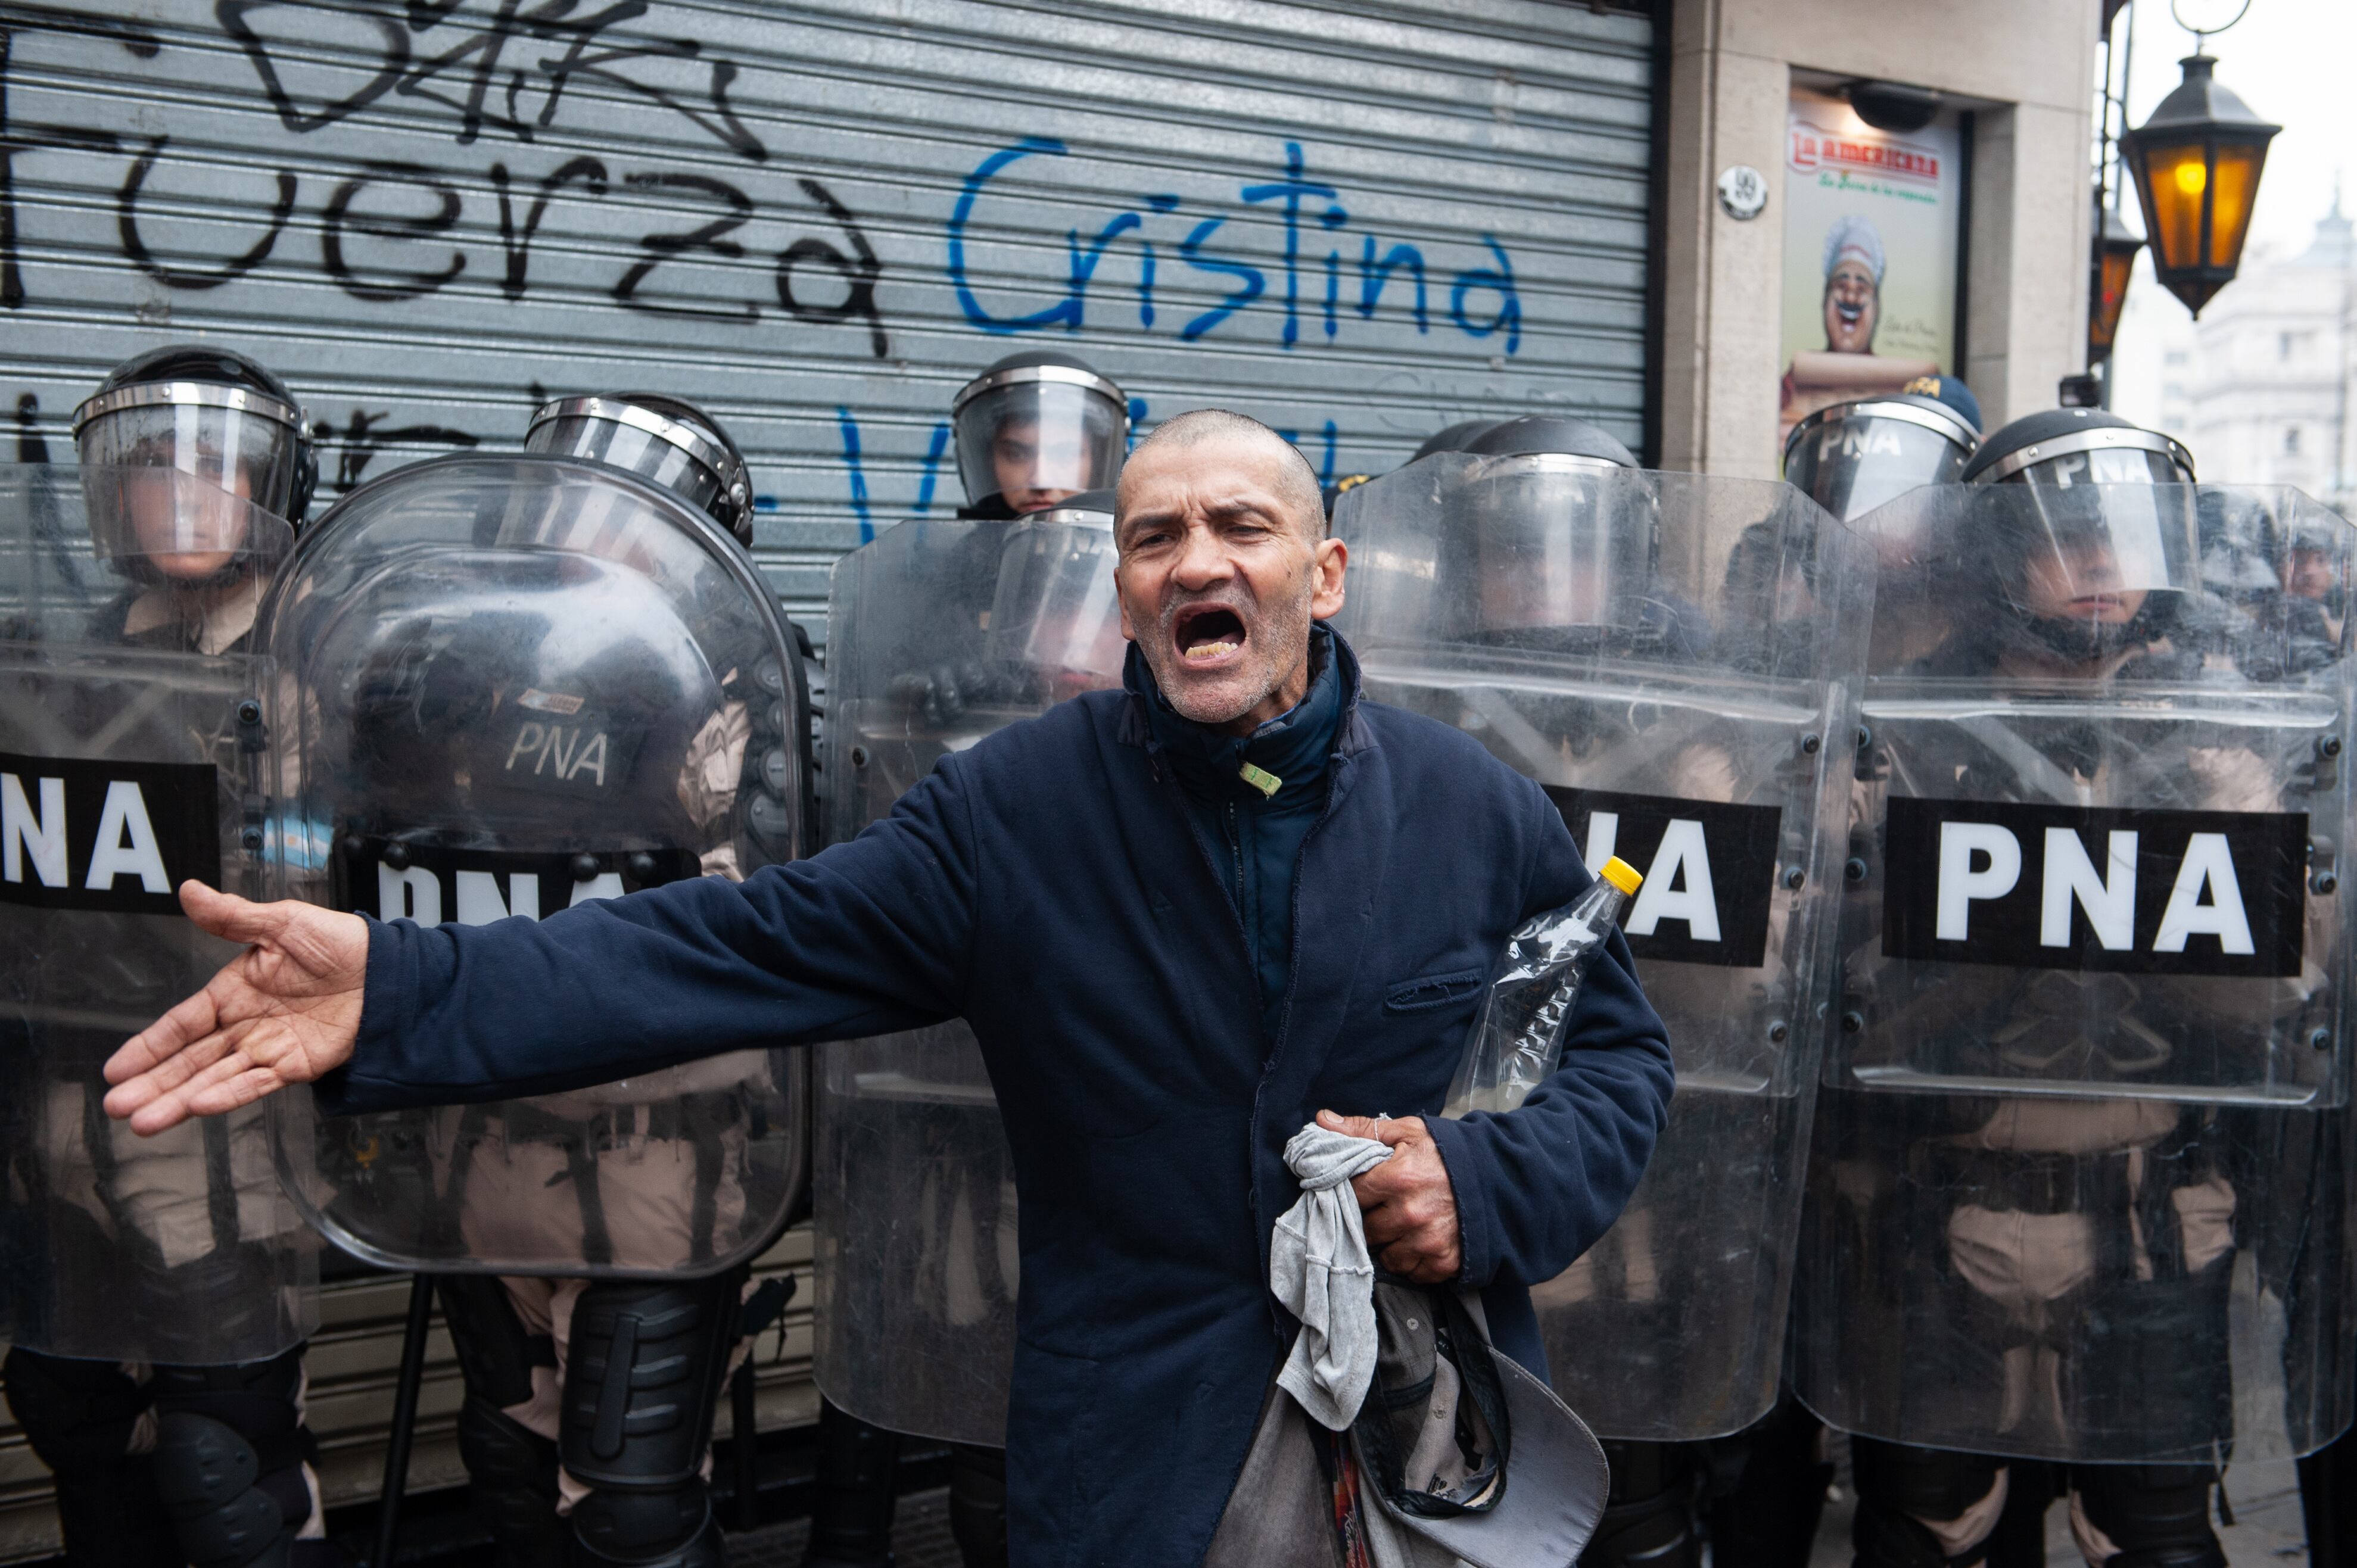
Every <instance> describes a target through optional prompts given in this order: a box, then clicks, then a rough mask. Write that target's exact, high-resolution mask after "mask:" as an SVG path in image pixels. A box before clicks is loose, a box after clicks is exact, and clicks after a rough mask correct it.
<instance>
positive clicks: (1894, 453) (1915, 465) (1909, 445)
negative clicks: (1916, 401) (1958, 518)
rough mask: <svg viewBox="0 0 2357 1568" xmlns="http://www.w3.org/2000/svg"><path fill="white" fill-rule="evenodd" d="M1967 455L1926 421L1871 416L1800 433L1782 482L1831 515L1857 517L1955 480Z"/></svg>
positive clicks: (1835, 421) (1837, 421)
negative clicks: (1920, 488)
mask: <svg viewBox="0 0 2357 1568" xmlns="http://www.w3.org/2000/svg"><path fill="white" fill-rule="evenodd" d="M1968 456H1970V454H1969V453H1968V452H1966V451H1965V449H1964V447H1963V446H1959V445H1958V444H1957V443H1955V442H1954V441H1952V440H1950V439H1949V438H1948V437H1947V436H1945V435H1942V434H1941V433H1940V432H1938V431H1936V430H1933V429H1932V428H1930V427H1929V426H1927V425H1923V424H1913V423H1910V422H1909V421H1906V420H1901V419H1891V418H1878V417H1876V416H1873V415H1870V414H1860V415H1854V416H1852V417H1850V418H1847V419H1827V420H1825V421H1824V422H1823V423H1822V424H1819V425H1817V426H1816V427H1815V428H1814V429H1813V430H1808V431H1804V432H1803V434H1802V435H1801V438H1800V439H1799V440H1798V441H1796V442H1794V443H1793V446H1792V456H1791V458H1790V460H1789V461H1787V462H1786V463H1785V465H1784V478H1785V480H1786V481H1787V482H1788V483H1790V484H1792V486H1793V487H1795V488H1796V489H1799V490H1800V491H1801V492H1802V493H1803V495H1805V496H1807V497H1808V498H1809V499H1811V500H1813V501H1814V502H1816V503H1817V504H1818V505H1819V506H1821V507H1823V508H1824V509H1825V510H1827V511H1829V512H1831V513H1833V514H1834V515H1835V517H1837V518H1840V519H1842V520H1843V521H1849V520H1850V519H1852V518H1856V517H1862V516H1864V515H1865V514H1866V513H1867V512H1869V511H1872V510H1874V509H1875V508H1876V507H1878V506H1880V505H1881V504H1882V503H1883V502H1885V501H1888V500H1894V499H1897V498H1899V497H1900V496H1902V495H1905V494H1906V493H1907V492H1908V491H1909V490H1911V489H1915V488H1916V487H1917V486H1919V485H1945V484H1953V483H1954V482H1955V479H1956V476H1957V475H1959V474H1961V473H1962V472H1964V461H1965V459H1966V457H1968Z"/></svg>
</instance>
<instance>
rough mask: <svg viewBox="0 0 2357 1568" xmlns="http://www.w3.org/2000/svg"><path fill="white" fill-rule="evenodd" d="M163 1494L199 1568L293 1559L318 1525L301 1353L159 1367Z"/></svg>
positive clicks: (239, 1566) (158, 1427)
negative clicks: (297, 1541) (300, 1534)
mask: <svg viewBox="0 0 2357 1568" xmlns="http://www.w3.org/2000/svg"><path fill="white" fill-rule="evenodd" d="M153 1386H154V1391H155V1396H156V1412H157V1413H158V1415H159V1417H160V1419H159V1420H158V1422H157V1423H156V1492H157V1494H158V1495H159V1496H160V1497H161V1498H163V1500H164V1510H165V1512H166V1513H167V1514H169V1515H170V1516H171V1520H172V1527H173V1529H174V1530H177V1531H178V1533H179V1537H180V1544H181V1545H182V1547H183V1548H185V1549H186V1551H187V1552H188V1561H189V1562H190V1563H193V1564H195V1565H196V1568H242V1565H244V1564H248V1563H262V1564H272V1565H274V1564H277V1563H285V1562H286V1561H287V1560H288V1553H289V1552H291V1549H292V1546H293V1542H294V1538H295V1532H296V1530H299V1529H301V1528H302V1526H303V1525H304V1523H305V1522H307V1520H309V1519H310V1517H311V1488H310V1486H309V1484H308V1483H307V1481H306V1480H305V1478H304V1475H303V1466H305V1465H306V1464H307V1463H313V1462H316V1461H317V1458H318V1445H317V1443H316V1442H314V1441H313V1439H312V1436H311V1434H310V1432H309V1430H308V1429H307V1428H306V1427H305V1426H304V1424H303V1419H302V1415H301V1413H300V1412H299V1411H298V1410H297V1409H296V1400H297V1399H298V1398H299V1397H300V1395H301V1392H302V1387H303V1350H302V1348H301V1347H300V1346H297V1347H296V1348H294V1349H292V1350H289V1351H287V1352H285V1354H284V1355H280V1356H274V1357H272V1358H271V1359H269V1360H267V1361H248V1362H244V1363H242V1364H240V1365H236V1366H226V1367H188V1366H159V1367H157V1368H156V1377H155V1383H154V1385H153Z"/></svg>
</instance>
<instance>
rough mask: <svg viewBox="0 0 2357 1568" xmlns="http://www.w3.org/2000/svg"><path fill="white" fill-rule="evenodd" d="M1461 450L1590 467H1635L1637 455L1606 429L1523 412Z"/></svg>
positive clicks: (1571, 419) (1569, 418)
mask: <svg viewBox="0 0 2357 1568" xmlns="http://www.w3.org/2000/svg"><path fill="white" fill-rule="evenodd" d="M1441 434H1442V435H1447V434H1448V432H1447V431H1443V432H1442V433H1441ZM1435 439H1438V437H1435ZM1464 450H1465V451H1468V452H1471V453H1474V454H1475V455H1477V456H1483V457H1507V456H1517V457H1519V456H1548V457H1556V458H1566V459H1569V460H1571V461H1573V462H1578V463H1585V464H1587V465H1588V466H1590V467H1611V468H1633V467H1637V455H1636V454H1635V453H1633V452H1631V451H1630V450H1629V448H1628V447H1626V446H1622V445H1621V444H1620V441H1619V439H1618V438H1616V437H1615V436H1614V435H1613V434H1612V433H1611V432H1610V431H1609V430H1607V429H1605V428H1604V427H1603V426H1602V425H1600V424H1589V423H1588V422H1587V420H1584V419H1580V418H1577V417H1576V416H1574V415H1572V414H1568V413H1526V414H1524V415H1523V416H1522V417H1521V418H1520V419H1507V420H1501V421H1500V422H1499V423H1497V424H1492V425H1491V426H1490V427H1489V428H1488V429H1486V430H1484V431H1482V432H1481V433H1480V435H1475V436H1473V437H1472V438H1471V439H1469V441H1467V442H1466V444H1465V446H1464Z"/></svg>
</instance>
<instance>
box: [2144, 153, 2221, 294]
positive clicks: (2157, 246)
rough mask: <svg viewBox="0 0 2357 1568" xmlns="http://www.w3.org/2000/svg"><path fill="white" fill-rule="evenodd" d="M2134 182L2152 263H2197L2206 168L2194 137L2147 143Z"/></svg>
mask: <svg viewBox="0 0 2357 1568" xmlns="http://www.w3.org/2000/svg"><path fill="white" fill-rule="evenodd" d="M2137 173H2138V174H2139V175H2140V176H2141V178H2139V179H2138V180H2137V181H2136V185H2137V187H2138V188H2139V194H2141V195H2142V196H2143V197H2144V205H2145V214H2144V217H2145V227H2146V229H2147V231H2149V233H2150V238H2151V242H2152V249H2153V262H2154V264H2155V265H2156V266H2158V267H2165V268H2170V269H2175V268H2179V267H2198V266H2200V265H2201V193H2202V191H2203V190H2204V189H2205V188H2207V187H2208V185H2209V183H2210V171H2209V168H2208V166H2207V164H2206V162H2205V160H2204V159H2203V157H2202V145H2201V143H2200V142H2175V143H2170V144H2168V145H2160V146H2151V147H2147V148H2146V149H2145V150H2144V156H2143V157H2142V158H2141V159H2140V160H2138V167H2137Z"/></svg>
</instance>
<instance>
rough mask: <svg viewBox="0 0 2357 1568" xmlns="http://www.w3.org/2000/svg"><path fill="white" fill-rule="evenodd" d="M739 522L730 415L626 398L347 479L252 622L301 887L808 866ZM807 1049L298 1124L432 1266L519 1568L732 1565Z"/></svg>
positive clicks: (398, 897)
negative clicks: (560, 1090)
mask: <svg viewBox="0 0 2357 1568" xmlns="http://www.w3.org/2000/svg"><path fill="white" fill-rule="evenodd" d="M752 515H753V508H752V492H751V486H750V481H749V478H748V473H747V470H746V467H745V462H744V459H743V456H741V454H740V453H739V452H738V450H737V446H736V445H735V443H734V442H733V441H732V440H730V439H729V437H728V435H727V433H726V430H725V429H724V428H723V427H722V425H721V424H720V423H719V421H717V420H716V419H715V418H713V417H712V416H711V415H710V414H708V413H705V411H704V410H702V409H700V408H698V407H697V406H695V405H694V404H693V403H686V402H684V401H682V400H680V399H676V398H672V397H667V396H662V395H659V394H653V393H645V392H614V393H602V394H598V395H596V396H589V397H575V398H565V399H559V400H557V401H555V402H553V403H548V404H547V405H545V406H544V407H543V408H542V409H540V410H539V411H538V412H537V413H535V414H534V415H533V421H532V425H531V430H530V434H529V435H527V436H526V439H525V453H524V455H523V456H521V457H498V456H475V455H469V456H463V457H457V458H445V459H441V460H438V461H436V462H431V463H425V464H420V465H417V466H415V467H412V468H409V469H406V470H403V471H401V472H399V473H396V474H392V475H388V476H386V477H385V478H382V479H381V480H378V481H376V482H375V483H373V484H371V485H369V486H366V487H363V488H362V489H359V490H356V491H354V492H353V493H352V494H351V495H350V496H349V497H347V498H345V499H344V500H343V501H342V502H341V503H340V504H339V507H338V509H337V510H336V512H335V513H334V514H333V517H332V520H331V521H332V526H329V527H326V528H323V529H322V531H321V533H320V537H319V543H318V547H317V548H316V549H314V550H311V551H308V552H306V553H303V554H302V555H301V556H299V557H298V559H297V561H296V563H295V564H293V565H291V566H290V567H289V568H288V570H287V573H286V575H285V588H284V590H283V591H282V592H281V593H280V594H279V595H278V596H274V598H273V599H272V601H271V602H270V605H269V606H268V607H267V608H266V610H265V616H264V632H265V634H266V635H267V637H268V638H269V646H270V648H271V650H272V651H273V653H274V655H275V656H277V657H278V659H279V660H280V664H281V666H282V669H283V670H284V671H285V677H286V679H288V680H289V681H290V682H292V683H293V685H294V687H295V689H296V692H297V693H299V699H298V700H299V701H300V702H301V703H303V705H304V708H303V711H304V713H305V715H306V722H305V725H304V729H303V736H302V739H301V742H300V749H299V752H298V753H297V755H296V757H295V759H294V762H295V766H294V768H293V772H294V773H295V775H296V784H295V788H294V789H293V790H292V791H291V792H290V794H291V799H290V804H289V807H288V811H289V814H290V815H298V816H299V817H300V818H301V820H303V821H304V822H307V823H309V824H311V826H310V829H309V832H311V833H313V834H315V835H317V836H319V837H322V838H326V839H328V840H331V841H332V844H333V849H332V854H330V855H329V856H327V857H325V858H327V859H328V862H329V864H328V865H327V866H326V867H324V868H323V871H319V872H314V873H313V874H312V875H310V876H309V878H308V879H307V881H305V882H302V883H300V884H299V886H300V887H301V889H302V891H304V892H305V893H306V894H307V896H309V897H316V898H319V899H321V900H323V901H328V902H333V903H335V904H337V905H339V906H340V907H342V908H355V909H361V910H365V911H367V912H369V913H371V914H374V915H375V916H377V917H378V918H381V919H393V918H403V917H406V918H414V919H416V920H419V921H420V922H426V923H430V922H434V921H438V920H440V919H443V918H454V919H456V920H457V921H458V922H460V923H463V924H481V923H488V922H490V921H492V920H497V919H503V918H515V917H523V918H534V919H537V918H544V917H545V918H554V917H556V916H558V915H560V914H562V913H563V911H564V910H565V908H569V907H570V906H572V905H575V904H579V903H582V902H584V901H585V900H588V899H594V898H601V897H613V896H619V895H620V894H623V893H625V892H628V891H630V890H632V889H633V888H635V887H641V886H654V885H658V884H660V883H663V882H668V881H673V880H677V879H681V878H684V877H691V876H697V875H718V876H724V877H729V878H731V879H737V878H741V877H743V876H745V875H749V874H750V873H751V872H752V871H754V870H755V869H757V868H758V867H759V865H764V864H769V863H771V862H776V861H784V860H790V859H792V858H794V857H795V856H796V855H797V854H800V853H801V852H802V848H803V846H804V840H803V834H804V832H806V830H807V823H806V822H805V821H804V819H803V807H802V801H803V800H804V797H805V783H806V780H807V777H808V772H809V761H808V757H807V755H806V750H807V746H808V744H809V742H808V736H809V723H808V700H807V687H806V685H805V682H804V677H803V674H802V670H801V668H800V665H799V661H798V657H797V650H796V645H795V644H794V642H793V641H791V638H790V634H789V633H788V632H787V629H786V627H785V623H784V621H783V618H782V617H780V615H779V613H778V610H777V607H776V603H775V599H774V597H773V596H772V595H771V594H770V590H769V588H768V587H767V585H765V584H764V582H763V581H762V579H761V577H760V575H759V571H758V570H757V569H756V568H755V566H754V564H753V563H752V561H751V559H750V557H749V556H748V554H747V553H746V550H745V546H746V545H747V543H748V542H749V541H750V539H751V535H752ZM801 1063H802V1058H801V1056H800V1055H799V1054H798V1053H787V1052H774V1053H773V1052H744V1053H737V1054H735V1055H732V1056H728V1057H723V1058H714V1059H713V1060H710V1061H705V1062H698V1063H695V1064H694V1065H693V1066H691V1067H684V1068H679V1069H672V1070H671V1071H669V1072H667V1073H663V1074H658V1075H655V1076H654V1077H653V1078H651V1079H634V1080H632V1081H630V1082H627V1083H620V1084H613V1085H608V1086H603V1087H600V1088H597V1089H592V1090H576V1091H572V1092H569V1093H565V1094H560V1095H554V1096H544V1097H540V1098H535V1099H530V1100H519V1101H507V1102H501V1103H498V1104H493V1105H487V1106H467V1107H449V1108H442V1109H436V1110H431V1111H425V1112H407V1113H401V1114H395V1115H387V1116H380V1117H362V1118H357V1119H353V1120H351V1121H349V1122H319V1123H318V1124H317V1125H316V1126H315V1127H304V1126H300V1125H296V1126H294V1127H293V1128H292V1129H291V1131H289V1133H288V1134H287V1136H286V1140H285V1147H284V1149H283V1151H282V1158H283V1159H284V1161H285V1164H286V1165H287V1166H288V1168H290V1169H292V1170H294V1171H296V1172H297V1173H299V1176H298V1178H297V1179H296V1182H295V1183H294V1185H295V1187H296V1190H297V1191H298V1192H300V1193H302V1194H304V1195H306V1197H307V1199H308V1201H309V1202H310V1203H311V1204H312V1206H313V1211H314V1219H315V1223H317V1224H318V1225H319V1226H320V1227H321V1228H322V1229H323V1230H326V1231H327V1232H328V1234H329V1235H330V1236H331V1237H333V1238H335V1239H336V1240H339V1242H340V1243H342V1244H343V1245H345V1246H347V1247H348V1248H350V1250H353V1251H359V1252H361V1253H362V1254H363V1255H366V1256H371V1257H375V1258H377V1259H380V1260H381V1261H384V1262H390V1263H393V1264H395V1265H397V1266H406V1267H410V1268H414V1269H418V1270H420V1271H424V1272H431V1273H436V1274H438V1275H439V1276H440V1277H439V1279H438V1280H437V1285H438V1290H439V1294H440V1296H441V1300H442V1305H443V1311H444V1316H445V1317H446V1319H447V1322H448V1325H449V1329H450V1334H451V1339H452V1343H453V1347H454V1348H455V1350H456V1352H457V1359H458V1362H459V1367H460V1369H461V1372H462V1374H463V1376H464V1379H465V1383H466V1398H465V1401H464V1403H463V1404H462V1405H461V1407H460V1411H459V1416H458V1441H459V1451H460V1454H461V1455H462V1457H463V1458H464V1460H465V1462H466V1464H467V1467H468V1474H469V1477H471V1479H472V1482H473V1485H474V1489H475V1493H476V1497H477V1498H478V1500H479V1504H480V1505H481V1506H482V1508H483V1511H484V1512H485V1513H486V1514H487V1515H488V1516H489V1520H490V1524H491V1527H492V1530H493V1532H494V1536H495V1539H496V1541H497V1543H498V1547H499V1550H500V1553H501V1555H502V1557H503V1559H504V1560H505V1561H506V1562H507V1563H511V1564H514V1565H516V1568H558V1565H560V1564H567V1563H575V1564H598V1565H604V1564H608V1563H628V1564H633V1565H640V1568H705V1565H707V1564H717V1563H720V1562H721V1561H722V1560H723V1548H722V1546H721V1544H720V1532H719V1527H718V1525H717V1523H716V1520H714V1518H713V1515H712V1510H711V1507H710V1501H709V1498H708V1495H707V1488H706V1486H705V1478H704V1475H703V1470H704V1466H705V1457H706V1453H707V1449H708V1445H709V1442H710V1437H711V1432H712V1425H713V1418H714V1414H715V1411H716V1406H717V1402H718V1398H719V1392H720V1390H721V1388H722V1386H723V1385H724V1383H725V1381H726V1378H727V1376H728V1372H729V1369H730V1366H731V1363H732V1359H733V1358H734V1356H735V1354H736V1352H737V1347H738V1346H739V1344H740V1342H741V1341H742V1340H743V1339H744V1338H745V1337H747V1336H748V1335H749V1334H750V1333H752V1332H754V1331H756V1330H758V1328H759V1327H760V1326H762V1324H763V1323H764V1322H766V1321H768V1320H770V1319H771V1318H774V1316H775V1315H776V1312H777V1310H778V1309H779V1308H780V1307H781V1306H782V1305H783V1300H782V1296H781V1295H780V1292H779V1290H778V1289H777V1288H776V1287H774V1286H773V1287H770V1289H769V1293H768V1294H767V1295H766V1296H758V1297H755V1298H754V1299H753V1300H752V1301H750V1302H747V1301H745V1300H744V1299H743V1298H744V1297H745V1294H746V1292H745V1285H746V1281H747V1278H748V1267H747V1265H748V1260H749V1259H750V1258H751V1257H752V1256H754V1255H755V1254H757V1253H758V1252H759V1251H761V1250H762V1249H763V1248H765V1247H766V1246H768V1245H769V1244H770V1241H772V1240H775V1238H776V1236H777V1235H778V1233H779V1232H780V1230H782V1229H783V1227H784V1225H785V1224H786V1222H787V1220H788V1219H789V1218H790V1217H791V1211H792V1209H793V1207H794V1205H795V1204H796V1202H797V1201H798V1197H799V1194H800V1193H801V1191H802V1186H803V1180H804V1176H803V1168H802V1160H803V1157H804V1152H805V1148H806V1145H805V1144H804V1143H803V1121H804V1118H805V1116H806V1109H805V1104H804V1101H803V1100H802V1088H801V1076H800V1075H801V1072H802V1067H801Z"/></svg>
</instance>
